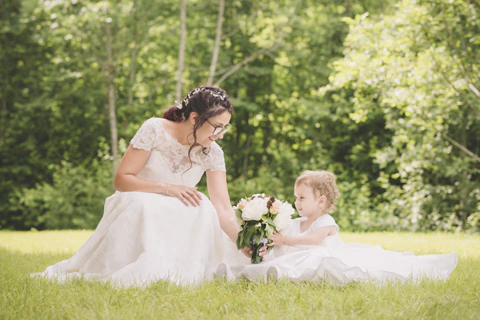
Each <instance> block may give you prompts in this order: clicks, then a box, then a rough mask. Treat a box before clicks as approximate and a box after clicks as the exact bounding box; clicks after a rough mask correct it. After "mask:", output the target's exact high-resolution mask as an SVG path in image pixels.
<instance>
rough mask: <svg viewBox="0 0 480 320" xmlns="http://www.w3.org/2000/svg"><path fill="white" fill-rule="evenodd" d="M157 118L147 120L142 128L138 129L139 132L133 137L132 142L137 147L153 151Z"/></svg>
mask: <svg viewBox="0 0 480 320" xmlns="http://www.w3.org/2000/svg"><path fill="white" fill-rule="evenodd" d="M156 120H157V119H155V118H151V119H148V120H147V121H145V122H144V123H143V124H142V126H141V127H140V129H138V131H137V133H136V134H135V136H134V137H133V139H132V141H130V144H131V145H132V146H133V147H134V148H135V149H142V150H146V151H151V150H152V148H153V146H154V144H155V142H156V140H157V134H156V130H155V121H156Z"/></svg>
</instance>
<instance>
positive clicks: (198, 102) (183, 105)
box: [163, 86, 233, 131]
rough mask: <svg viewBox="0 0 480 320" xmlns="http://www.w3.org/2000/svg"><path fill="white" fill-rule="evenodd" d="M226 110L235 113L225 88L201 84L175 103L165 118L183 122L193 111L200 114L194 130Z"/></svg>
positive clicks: (165, 114)
mask: <svg viewBox="0 0 480 320" xmlns="http://www.w3.org/2000/svg"><path fill="white" fill-rule="evenodd" d="M175 102H176V101H175ZM224 111H228V112H230V114H233V107H232V103H231V102H230V98H229V97H228V95H227V94H226V92H225V91H224V90H222V89H221V88H218V87H214V86H200V87H198V88H195V89H193V90H192V91H190V92H189V93H188V94H187V96H186V97H185V98H183V100H182V101H181V102H180V103H177V102H176V103H175V104H174V105H173V106H171V107H170V108H169V109H168V110H167V111H165V113H164V114H163V117H164V118H165V119H168V120H171V121H175V122H181V121H185V120H187V119H188V118H189V117H190V114H191V113H192V112H196V113H197V114H198V116H199V120H198V122H197V124H198V126H197V125H196V126H195V129H194V131H196V129H197V128H199V127H201V126H202V125H203V124H204V122H205V121H206V120H207V119H208V118H211V117H214V116H216V115H219V114H221V113H223V112H224Z"/></svg>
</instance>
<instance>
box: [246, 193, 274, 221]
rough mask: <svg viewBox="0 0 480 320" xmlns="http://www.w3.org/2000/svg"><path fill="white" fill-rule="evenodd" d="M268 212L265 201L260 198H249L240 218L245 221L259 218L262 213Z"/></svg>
mask: <svg viewBox="0 0 480 320" xmlns="http://www.w3.org/2000/svg"><path fill="white" fill-rule="evenodd" d="M267 212H268V208H267V202H266V201H265V200H264V199H261V198H255V199H253V200H250V201H249V202H248V203H247V204H246V205H245V208H243V210H242V218H243V220H245V221H250V220H260V219H262V215H264V214H266V213H267Z"/></svg>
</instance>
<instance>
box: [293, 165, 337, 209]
mask: <svg viewBox="0 0 480 320" xmlns="http://www.w3.org/2000/svg"><path fill="white" fill-rule="evenodd" d="M336 181H337V178H336V177H335V175H334V174H333V173H331V172H328V171H324V170H322V171H310V170H307V171H304V172H303V173H302V174H301V175H300V176H299V177H298V178H297V180H296V181H295V186H298V185H300V184H304V185H306V186H307V187H310V188H312V189H313V192H314V194H315V196H316V197H320V196H325V198H327V203H326V208H325V212H327V213H332V212H333V210H334V209H335V200H336V199H338V198H339V197H340V191H339V190H338V187H337V183H336Z"/></svg>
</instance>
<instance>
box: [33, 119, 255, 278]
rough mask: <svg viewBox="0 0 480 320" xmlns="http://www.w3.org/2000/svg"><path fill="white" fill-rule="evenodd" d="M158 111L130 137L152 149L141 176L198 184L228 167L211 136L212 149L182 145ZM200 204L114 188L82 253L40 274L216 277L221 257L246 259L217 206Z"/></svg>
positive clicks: (223, 259) (136, 144) (235, 260)
mask: <svg viewBox="0 0 480 320" xmlns="http://www.w3.org/2000/svg"><path fill="white" fill-rule="evenodd" d="M162 121H163V120H161V119H159V118H151V119H149V120H147V121H146V122H145V123H144V124H143V125H142V127H141V128H140V129H139V131H138V132H137V134H136V135H135V137H134V138H133V139H132V141H131V145H132V146H133V147H134V148H137V149H143V150H147V151H150V152H151V154H150V157H149V159H148V161H147V162H146V164H145V166H144V168H142V170H141V171H140V173H139V174H138V177H140V178H142V179H145V180H151V181H160V182H167V183H172V184H181V185H186V186H191V187H194V186H195V185H196V184H197V183H198V182H199V181H200V179H201V177H202V175H203V173H204V172H205V171H206V170H211V171H213V170H223V171H225V161H224V157H223V151H222V149H221V148H220V146H219V145H218V144H216V143H212V146H211V148H210V152H209V153H208V155H205V154H204V153H203V152H202V150H201V147H196V148H194V149H193V150H192V153H191V159H192V162H193V163H191V162H190V160H189V157H188V149H189V148H190V146H185V145H182V144H180V143H179V142H178V141H177V140H175V139H174V138H172V137H171V136H170V135H169V134H168V132H167V131H166V130H165V129H164V127H163V125H162ZM202 197H203V199H202V201H201V205H200V206H198V207H193V206H188V207H187V206H185V205H184V204H183V203H182V202H181V201H180V200H179V199H177V198H174V197H169V196H164V195H161V194H154V193H145V192H118V191H117V192H115V193H114V194H113V195H112V196H110V197H108V198H107V199H106V201H105V209H104V214H103V217H102V219H101V221H100V223H99V224H98V226H97V228H96V230H95V232H94V233H93V234H92V235H91V236H90V238H89V239H88V240H87V241H86V242H85V244H84V245H83V246H82V247H81V248H80V249H79V250H78V252H77V253H75V255H74V256H73V257H72V258H70V259H68V260H64V261H61V262H59V263H57V264H55V265H52V266H50V267H48V268H47V269H46V270H45V271H44V272H43V273H39V274H35V275H41V276H44V277H47V278H52V279H56V280H60V281H61V280H65V279H70V278H78V277H83V278H85V279H97V280H104V281H111V282H112V283H113V284H115V285H120V286H133V285H137V286H140V285H146V284H149V283H151V282H154V281H157V280H161V279H162V280H168V281H172V282H175V283H177V284H199V283H201V282H203V281H204V280H208V279H213V277H214V273H215V270H216V268H217V267H218V265H219V264H220V263H221V262H227V263H230V264H245V263H248V262H249V259H248V258H246V257H245V256H243V254H241V253H240V252H239V251H238V250H237V249H236V246H235V245H234V243H233V242H232V241H231V240H230V239H229V238H228V237H227V236H226V234H225V233H224V232H223V230H222V229H221V227H220V222H219V219H218V217H217V212H216V210H215V208H214V207H213V205H212V203H211V202H210V200H209V199H208V198H207V197H206V196H205V195H202Z"/></svg>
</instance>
